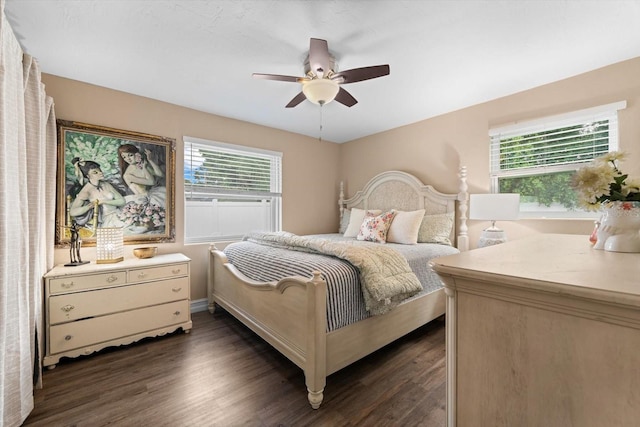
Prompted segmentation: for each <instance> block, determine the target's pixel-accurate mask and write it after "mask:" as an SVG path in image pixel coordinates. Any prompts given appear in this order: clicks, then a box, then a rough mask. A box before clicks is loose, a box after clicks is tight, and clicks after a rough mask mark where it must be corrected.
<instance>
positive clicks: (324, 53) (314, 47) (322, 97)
mask: <svg viewBox="0 0 640 427" xmlns="http://www.w3.org/2000/svg"><path fill="white" fill-rule="evenodd" d="M304 65H305V74H306V75H305V77H295V76H282V75H279V74H260V73H253V77H255V78H257V79H266V80H279V81H283V82H295V83H300V84H302V92H300V93H299V94H297V95H296V96H295V97H294V98H293V99H292V100H291V101H290V102H289V103H288V104H287V105H286V108H291V107H295V106H296V105H298V104H300V103H301V102H302V101H304V100H305V99H308V100H309V101H311V102H313V103H314V104H319V105H321V106H322V105H324V104H327V103H329V102H331V101H333V100H334V99H335V100H336V101H338V102H339V103H341V104H344V105H346V106H347V107H352V106H354V105H356V104H357V103H358V101H357V100H356V99H355V98H354V97H353V96H352V95H351V94H350V93H349V92H347V91H346V90H344V89H343V88H342V87H340V85H343V84H348V83H355V82H361V81H363V80H369V79H375V78H377V77H382V76H386V75H388V74H389V65H374V66H371V67H362V68H353V69H351V70H345V71H337V70H336V64H335V58H334V57H333V56H332V55H331V54H330V53H329V46H328V45H327V41H326V40H322V39H311V42H310V44H309V55H308V58H307V61H306V62H305V64H304Z"/></svg>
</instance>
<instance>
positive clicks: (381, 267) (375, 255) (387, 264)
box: [243, 232, 422, 315]
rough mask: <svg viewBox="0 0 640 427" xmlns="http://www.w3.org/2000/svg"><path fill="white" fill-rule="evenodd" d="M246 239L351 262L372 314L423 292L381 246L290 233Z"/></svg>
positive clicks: (392, 253) (402, 263)
mask: <svg viewBox="0 0 640 427" xmlns="http://www.w3.org/2000/svg"><path fill="white" fill-rule="evenodd" d="M243 240H245V241H249V242H253V243H257V244H260V245H266V246H271V247H276V248H281V249H288V250H294V251H301V252H309V253H315V254H323V255H329V256H333V257H337V258H340V259H343V260H345V261H348V262H349V263H350V264H352V265H353V266H354V267H356V268H357V269H358V272H359V276H360V283H361V287H362V294H363V297H364V302H365V306H366V309H367V311H368V312H369V314H371V315H379V314H384V313H386V312H388V311H389V310H391V309H392V308H393V307H395V306H397V305H398V304H399V303H400V302H402V301H403V300H405V299H407V298H410V297H411V296H413V295H415V294H417V293H418V292H420V291H422V285H421V284H420V281H419V280H418V278H417V277H416V275H415V274H414V273H413V272H412V271H411V268H410V267H409V264H408V263H407V260H406V259H405V258H404V257H403V256H402V255H400V254H399V253H398V252H396V251H394V250H393V249H390V248H387V247H384V246H382V245H380V246H377V245H376V246H371V245H363V244H361V243H360V242H358V241H352V242H335V241H331V240H327V239H319V238H311V237H307V236H297V235H295V234H292V233H287V232H278V233H250V234H248V235H246V236H245V237H244V239H243Z"/></svg>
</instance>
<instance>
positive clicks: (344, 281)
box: [224, 233, 458, 331]
mask: <svg viewBox="0 0 640 427" xmlns="http://www.w3.org/2000/svg"><path fill="white" fill-rule="evenodd" d="M280 234H285V235H290V233H280ZM291 236H295V235H291ZM262 237H264V236H260V235H254V236H253V237H251V236H247V238H245V241H243V242H238V243H234V244H231V245H229V246H227V248H226V249H225V250H224V252H225V254H226V255H227V257H228V258H229V261H230V262H231V263H232V264H233V265H234V266H235V267H236V268H237V269H238V270H239V271H240V272H242V273H243V274H244V275H246V276H247V277H249V278H251V279H253V280H257V281H274V280H279V279H281V278H283V277H287V276H303V277H310V276H311V274H312V272H313V271H314V270H318V271H321V272H322V273H323V277H324V279H325V281H326V282H327V320H328V326H327V330H328V331H332V330H335V329H338V328H340V327H343V326H346V325H348V324H351V323H353V322H357V321H359V320H362V319H364V318H366V317H368V316H370V315H375V314H382V313H384V312H386V311H388V309H390V308H392V307H393V306H395V305H397V303H400V302H401V301H402V300H406V298H407V297H409V296H410V295H414V294H416V292H414V290H413V289H412V290H411V291H410V292H401V294H402V295H401V296H400V297H399V298H396V299H393V300H391V299H388V298H387V295H386V294H383V295H384V297H383V298H379V297H380V294H378V296H377V297H376V298H378V299H379V300H380V299H381V300H382V304H381V305H377V306H376V305H375V304H374V306H373V307H372V301H371V298H370V295H368V296H365V295H366V294H367V291H366V288H365V285H363V284H362V280H361V278H362V277H363V276H362V272H361V271H360V270H359V269H358V268H356V267H355V266H354V265H353V263H355V264H361V258H362V255H361V254H358V255H357V256H356V258H355V260H354V259H352V261H353V263H352V262H349V261H346V260H345V259H343V258H348V256H347V257H344V256H343V257H342V258H338V256H341V255H344V254H343V252H345V251H344V250H342V249H340V248H341V247H342V246H350V247H351V246H354V243H353V242H355V239H353V238H344V237H343V236H342V235H340V234H328V235H326V234H325V235H315V236H295V237H294V239H293V241H296V240H299V241H300V242H302V243H301V246H302V248H298V250H291V249H292V248H291V243H292V240H291V239H289V240H288V242H284V241H282V242H280V241H279V240H281V239H280V238H274V237H270V236H267V238H266V240H267V241H266V242H265V241H264V240H265V239H263V238H262ZM308 237H315V238H320V239H314V241H313V242H309V241H308ZM285 240H286V239H285ZM300 242H297V243H300ZM336 242H348V243H349V244H348V245H344V244H342V245H341V244H337V243H336ZM357 246H360V247H364V246H366V247H372V248H381V247H382V248H384V249H383V250H382V252H384V253H385V255H389V251H390V250H392V251H393V252H394V254H391V257H394V256H396V255H397V254H402V255H403V257H404V259H403V260H402V262H401V263H400V264H401V266H400V267H398V268H399V269H400V270H399V271H400V273H401V274H400V275H401V276H403V277H404V276H406V274H405V272H404V271H403V267H402V263H405V264H404V265H406V263H408V266H410V268H411V270H412V271H413V273H415V276H414V275H413V274H411V276H412V277H414V278H415V277H417V279H418V280H419V284H418V289H415V291H417V292H418V293H417V295H421V294H423V293H428V292H433V291H435V290H437V289H439V288H441V287H442V285H441V283H440V280H439V278H438V277H437V275H436V274H435V273H434V272H433V271H431V269H430V268H429V266H428V262H429V260H430V259H433V258H435V257H437V256H442V255H449V254H453V253H457V252H458V250H457V249H455V248H453V247H450V246H445V245H437V244H418V245H397V244H385V245H380V244H376V243H369V242H358V245H357ZM320 248H323V249H326V248H329V253H331V252H333V253H331V255H332V256H327V255H324V254H321V253H320V251H319V249H320ZM379 250H380V249H376V251H379ZM349 251H351V250H348V251H346V252H349ZM405 260H406V262H405ZM374 270H375V267H374ZM392 275H393V274H392ZM365 276H366V275H365ZM365 280H366V278H365ZM408 283H409V285H408V286H409V287H412V286H413V285H414V284H413V282H412V281H411V280H409V282H408ZM378 285H379V284H378ZM420 288H421V289H420ZM363 289H365V292H364V293H363ZM405 290H406V289H405ZM383 292H386V289H383ZM415 297H417V296H414V297H413V298H415ZM391 301H393V302H391ZM367 308H369V310H368V309H367ZM371 308H373V310H371Z"/></svg>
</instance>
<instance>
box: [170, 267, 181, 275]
mask: <svg viewBox="0 0 640 427" xmlns="http://www.w3.org/2000/svg"><path fill="white" fill-rule="evenodd" d="M181 270H182V269H180V268H176V269H175V270H171V272H172V273H173V274H178V273H180V271H181Z"/></svg>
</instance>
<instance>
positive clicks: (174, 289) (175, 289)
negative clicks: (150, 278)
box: [171, 288, 182, 292]
mask: <svg viewBox="0 0 640 427" xmlns="http://www.w3.org/2000/svg"><path fill="white" fill-rule="evenodd" d="M171 290H172V291H173V292H180V291H181V290H182V288H171Z"/></svg>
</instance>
